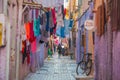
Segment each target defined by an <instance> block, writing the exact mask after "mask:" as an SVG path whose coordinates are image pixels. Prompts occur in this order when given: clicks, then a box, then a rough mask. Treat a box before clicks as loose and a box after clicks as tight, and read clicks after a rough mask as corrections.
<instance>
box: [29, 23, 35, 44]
mask: <svg viewBox="0 0 120 80" xmlns="http://www.w3.org/2000/svg"><path fill="white" fill-rule="evenodd" d="M34 40H35V36H34V31H33V21H32V22H31V23H30V40H29V41H30V42H33V41H34Z"/></svg>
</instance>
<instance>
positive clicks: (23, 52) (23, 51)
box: [22, 40, 27, 64]
mask: <svg viewBox="0 0 120 80" xmlns="http://www.w3.org/2000/svg"><path fill="white" fill-rule="evenodd" d="M26 57H27V53H26V40H24V41H22V64H24V61H25V58H26Z"/></svg>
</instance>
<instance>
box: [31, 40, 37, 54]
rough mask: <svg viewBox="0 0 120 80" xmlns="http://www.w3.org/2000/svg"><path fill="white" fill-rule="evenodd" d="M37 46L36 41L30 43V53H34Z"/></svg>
mask: <svg viewBox="0 0 120 80" xmlns="http://www.w3.org/2000/svg"><path fill="white" fill-rule="evenodd" d="M36 47H37V44H36V39H35V40H34V41H33V42H32V43H31V51H32V53H36V50H37V48H36Z"/></svg>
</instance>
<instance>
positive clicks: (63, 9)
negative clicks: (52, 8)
mask: <svg viewBox="0 0 120 80" xmlns="http://www.w3.org/2000/svg"><path fill="white" fill-rule="evenodd" d="M61 9H62V14H63V19H64V18H65V13H64V5H62V8H61Z"/></svg>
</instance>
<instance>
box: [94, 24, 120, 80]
mask: <svg viewBox="0 0 120 80" xmlns="http://www.w3.org/2000/svg"><path fill="white" fill-rule="evenodd" d="M119 41H120V32H112V31H111V27H110V25H108V26H107V32H106V33H105V34H104V35H103V36H102V37H98V36H97V35H96V36H95V80H120V76H119V72H120V42H119Z"/></svg>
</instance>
